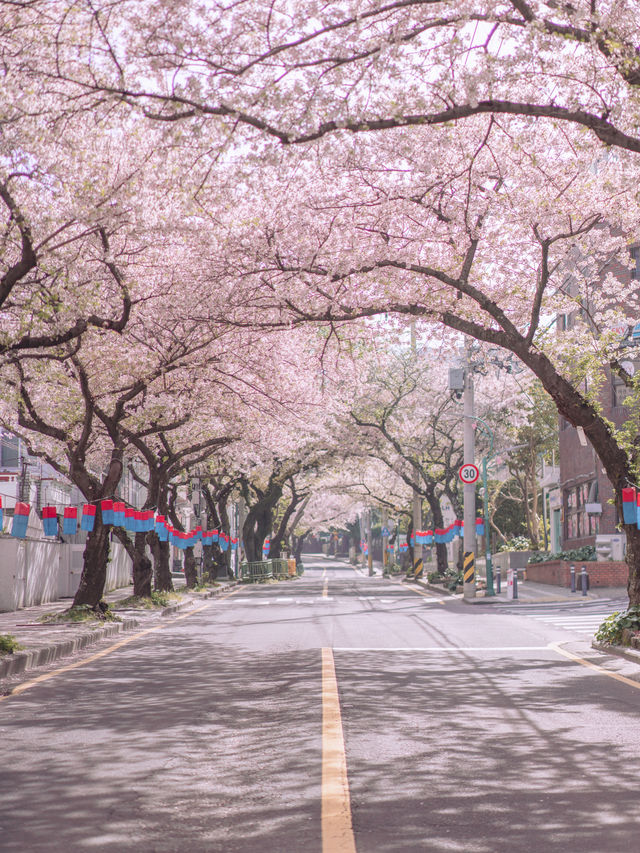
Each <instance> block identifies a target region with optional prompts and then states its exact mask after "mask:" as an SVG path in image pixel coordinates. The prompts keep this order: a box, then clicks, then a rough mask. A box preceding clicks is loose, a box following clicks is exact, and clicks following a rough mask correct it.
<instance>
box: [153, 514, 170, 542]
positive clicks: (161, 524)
mask: <svg viewBox="0 0 640 853" xmlns="http://www.w3.org/2000/svg"><path fill="white" fill-rule="evenodd" d="M155 528H156V533H157V534H158V539H159V540H160V541H161V542H168V541H169V531H168V530H167V525H166V524H165V519H164V515H156V520H155Z"/></svg>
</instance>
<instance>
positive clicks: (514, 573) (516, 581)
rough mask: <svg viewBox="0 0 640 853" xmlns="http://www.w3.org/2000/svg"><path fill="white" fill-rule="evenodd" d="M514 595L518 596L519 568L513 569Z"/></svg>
mask: <svg viewBox="0 0 640 853" xmlns="http://www.w3.org/2000/svg"><path fill="white" fill-rule="evenodd" d="M513 597H514V598H517V597H518V570H517V569H514V570H513Z"/></svg>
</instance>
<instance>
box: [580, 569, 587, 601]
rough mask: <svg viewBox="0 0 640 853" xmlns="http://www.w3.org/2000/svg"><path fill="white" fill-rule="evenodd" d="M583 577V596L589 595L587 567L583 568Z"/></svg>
mask: <svg viewBox="0 0 640 853" xmlns="http://www.w3.org/2000/svg"><path fill="white" fill-rule="evenodd" d="M581 575H582V594H583V595H586V594H587V567H586V566H583V567H582V572H581Z"/></svg>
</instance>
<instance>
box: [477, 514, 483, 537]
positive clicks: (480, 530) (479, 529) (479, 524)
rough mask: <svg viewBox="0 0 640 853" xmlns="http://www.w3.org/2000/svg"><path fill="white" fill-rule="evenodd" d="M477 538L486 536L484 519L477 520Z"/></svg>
mask: <svg viewBox="0 0 640 853" xmlns="http://www.w3.org/2000/svg"><path fill="white" fill-rule="evenodd" d="M476 536H484V519H483V518H476Z"/></svg>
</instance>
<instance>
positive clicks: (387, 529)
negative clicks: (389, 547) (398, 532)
mask: <svg viewBox="0 0 640 853" xmlns="http://www.w3.org/2000/svg"><path fill="white" fill-rule="evenodd" d="M382 535H383V536H388V535H389V528H388V527H383V528H382Z"/></svg>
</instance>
